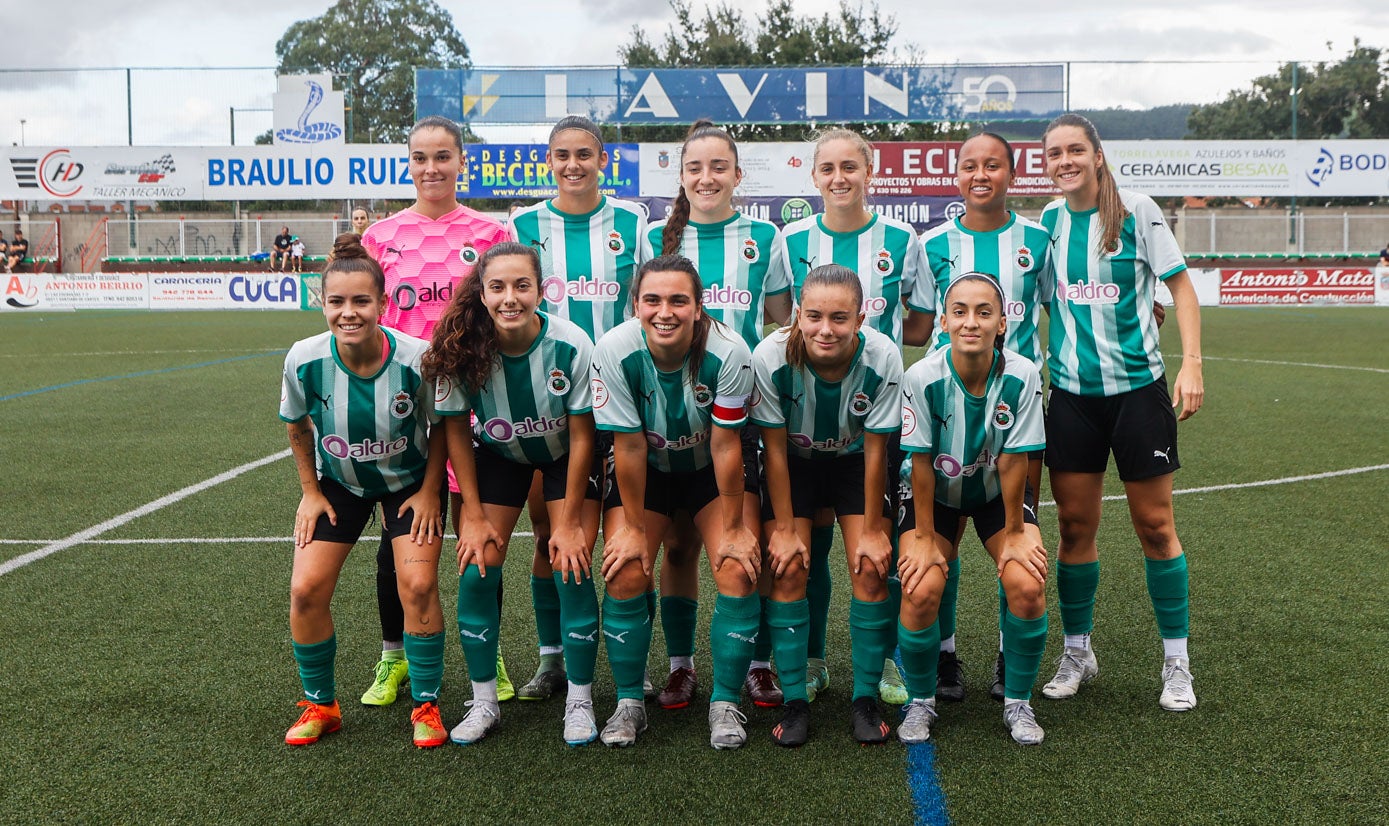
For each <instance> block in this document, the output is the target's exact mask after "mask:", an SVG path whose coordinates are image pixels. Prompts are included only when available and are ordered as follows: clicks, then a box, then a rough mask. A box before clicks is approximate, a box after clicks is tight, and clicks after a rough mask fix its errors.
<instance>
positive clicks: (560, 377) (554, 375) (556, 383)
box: [545, 369, 569, 396]
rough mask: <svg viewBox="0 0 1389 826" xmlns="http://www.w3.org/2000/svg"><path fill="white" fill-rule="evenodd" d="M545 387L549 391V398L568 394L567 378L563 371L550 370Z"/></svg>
mask: <svg viewBox="0 0 1389 826" xmlns="http://www.w3.org/2000/svg"><path fill="white" fill-rule="evenodd" d="M545 387H546V389H548V390H549V391H550V395H551V396H563V395H564V394H565V393H568V392H569V377H568V376H566V375H564V371H563V370H558V369H556V370H551V371H550V378H549V380H548V381H547V382H546V383H545Z"/></svg>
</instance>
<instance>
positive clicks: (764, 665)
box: [748, 660, 772, 671]
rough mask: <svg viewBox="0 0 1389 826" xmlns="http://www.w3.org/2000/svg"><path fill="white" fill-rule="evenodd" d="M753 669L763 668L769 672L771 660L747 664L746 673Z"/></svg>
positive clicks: (754, 661)
mask: <svg viewBox="0 0 1389 826" xmlns="http://www.w3.org/2000/svg"><path fill="white" fill-rule="evenodd" d="M754 668H765V669H767V670H768V671H770V670H771V668H772V663H771V660H753V661H751V662H749V663H748V671H752V670H753V669H754Z"/></svg>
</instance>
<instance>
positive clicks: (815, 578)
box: [805, 525, 834, 660]
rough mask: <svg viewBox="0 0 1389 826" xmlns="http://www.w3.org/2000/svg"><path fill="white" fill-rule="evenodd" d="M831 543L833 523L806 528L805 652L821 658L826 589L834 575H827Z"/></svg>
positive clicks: (826, 624)
mask: <svg viewBox="0 0 1389 826" xmlns="http://www.w3.org/2000/svg"><path fill="white" fill-rule="evenodd" d="M833 544H834V526H833V525H826V526H824V527H812V528H811V529H810V572H809V573H810V575H809V577H808V578H807V579H806V583H805V598H806V601H807V603H809V605H810V639H809V642H808V643H807V645H806V654H807V656H810V657H816V658H817V659H821V660H823V659H824V658H825V632H826V630H827V629H828V628H829V625H830V591H831V588H832V587H833V585H834V578H833V576H831V574H830V546H832V545H833Z"/></svg>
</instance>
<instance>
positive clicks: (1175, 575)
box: [1143, 554, 1191, 640]
mask: <svg viewBox="0 0 1389 826" xmlns="http://www.w3.org/2000/svg"><path fill="white" fill-rule="evenodd" d="M1143 568H1144V571H1145V572H1146V573H1147V576H1148V596H1149V597H1150V598H1151V599H1152V600H1153V613H1155V614H1156V615H1157V624H1158V633H1160V634H1162V638H1163V639H1165V640H1173V639H1183V638H1185V637H1188V636H1190V635H1191V622H1190V604H1191V603H1190V600H1189V593H1190V592H1189V582H1190V580H1189V579H1188V577H1187V568H1186V554H1182V555H1181V556H1179V557H1177V558H1175V559H1147V558H1145V559H1144V560H1143Z"/></svg>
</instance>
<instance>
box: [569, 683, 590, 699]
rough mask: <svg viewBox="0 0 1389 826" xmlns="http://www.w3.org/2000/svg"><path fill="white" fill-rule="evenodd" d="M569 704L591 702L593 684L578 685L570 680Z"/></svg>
mask: <svg viewBox="0 0 1389 826" xmlns="http://www.w3.org/2000/svg"><path fill="white" fill-rule="evenodd" d="M569 702H571V703H581V702H590V703H591V702H593V683H589V684H588V685H578V684H576V683H575V682H574V681H573V680H570V681H569Z"/></svg>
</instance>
